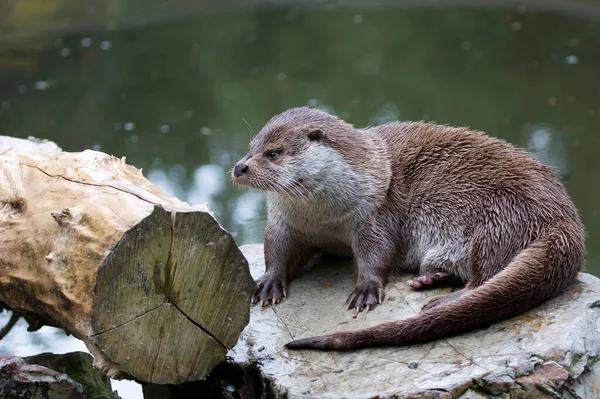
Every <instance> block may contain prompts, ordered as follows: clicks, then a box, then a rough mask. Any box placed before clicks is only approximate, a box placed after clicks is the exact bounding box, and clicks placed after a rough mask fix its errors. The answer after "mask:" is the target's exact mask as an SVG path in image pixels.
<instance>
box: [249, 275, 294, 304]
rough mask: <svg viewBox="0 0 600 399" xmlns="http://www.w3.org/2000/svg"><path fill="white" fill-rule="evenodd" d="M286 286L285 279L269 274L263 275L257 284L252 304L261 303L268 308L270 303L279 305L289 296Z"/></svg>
mask: <svg viewBox="0 0 600 399" xmlns="http://www.w3.org/2000/svg"><path fill="white" fill-rule="evenodd" d="M286 286H287V284H286V281H285V279H283V278H281V277H279V276H272V275H270V274H268V273H265V274H263V275H262V276H261V277H260V278H259V279H258V281H257V282H256V291H254V295H252V304H256V303H258V302H259V301H260V302H261V305H262V306H268V305H269V303H273V304H277V303H279V302H281V299H282V298H283V297H285V296H287V292H286V289H287V287H286Z"/></svg>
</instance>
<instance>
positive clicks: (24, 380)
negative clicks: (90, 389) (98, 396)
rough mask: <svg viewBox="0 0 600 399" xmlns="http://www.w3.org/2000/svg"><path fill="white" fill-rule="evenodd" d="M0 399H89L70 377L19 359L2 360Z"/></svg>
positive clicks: (6, 358) (1, 357)
mask: <svg viewBox="0 0 600 399" xmlns="http://www.w3.org/2000/svg"><path fill="white" fill-rule="evenodd" d="M0 398H7V399H13V398H14V399H17V398H29V399H86V397H85V396H84V393H83V388H82V387H81V384H79V383H78V382H75V381H74V380H72V379H71V378H69V376H67V375H66V374H63V373H60V372H58V371H55V370H51V369H49V368H47V367H44V366H40V365H37V364H27V363H26V362H25V361H24V360H23V359H21V358H19V357H16V356H0Z"/></svg>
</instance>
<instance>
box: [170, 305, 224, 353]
mask: <svg viewBox="0 0 600 399" xmlns="http://www.w3.org/2000/svg"><path fill="white" fill-rule="evenodd" d="M171 305H173V307H174V308H175V309H177V310H178V311H179V313H181V314H182V315H183V317H185V318H186V319H188V321H189V322H190V323H192V324H193V325H195V326H196V327H198V328H199V329H201V330H202V331H204V332H205V333H206V335H208V336H209V337H211V338H212V339H214V340H215V341H217V342H218V343H219V345H221V346H222V347H223V349H225V350H228V349H229V348H227V346H225V344H223V343H222V342H221V341H220V340H219V338H217V337H215V336H214V335H213V334H212V333H211V332H210V331H208V330H207V329H206V328H204V327H203V326H202V325H201V324H199V323H196V322H195V321H194V320H193V319H192V318H191V317H190V316H188V315H187V314H185V312H184V311H183V310H181V309H179V307H178V306H177V305H176V304H175V303H171Z"/></svg>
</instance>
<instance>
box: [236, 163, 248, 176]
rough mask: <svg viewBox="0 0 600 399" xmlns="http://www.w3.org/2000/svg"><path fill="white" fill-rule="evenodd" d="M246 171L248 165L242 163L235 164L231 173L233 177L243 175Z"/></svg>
mask: <svg viewBox="0 0 600 399" xmlns="http://www.w3.org/2000/svg"><path fill="white" fill-rule="evenodd" d="M246 172H248V165H244V164H237V165H235V168H234V169H233V174H234V175H235V177H240V176H241V175H245V174H246Z"/></svg>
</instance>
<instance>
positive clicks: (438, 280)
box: [408, 270, 463, 290]
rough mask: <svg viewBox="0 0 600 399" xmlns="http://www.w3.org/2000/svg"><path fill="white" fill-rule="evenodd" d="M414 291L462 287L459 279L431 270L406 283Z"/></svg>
mask: <svg viewBox="0 0 600 399" xmlns="http://www.w3.org/2000/svg"><path fill="white" fill-rule="evenodd" d="M408 284H409V285H410V286H411V288H414V289H416V290H418V289H424V288H434V287H453V286H456V285H462V284H463V282H462V280H461V279H460V278H458V277H456V276H455V275H453V274H450V273H446V272H444V271H441V270H432V271H430V272H427V273H424V274H423V275H421V276H419V277H417V278H415V279H414V280H411V281H409V282H408Z"/></svg>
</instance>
